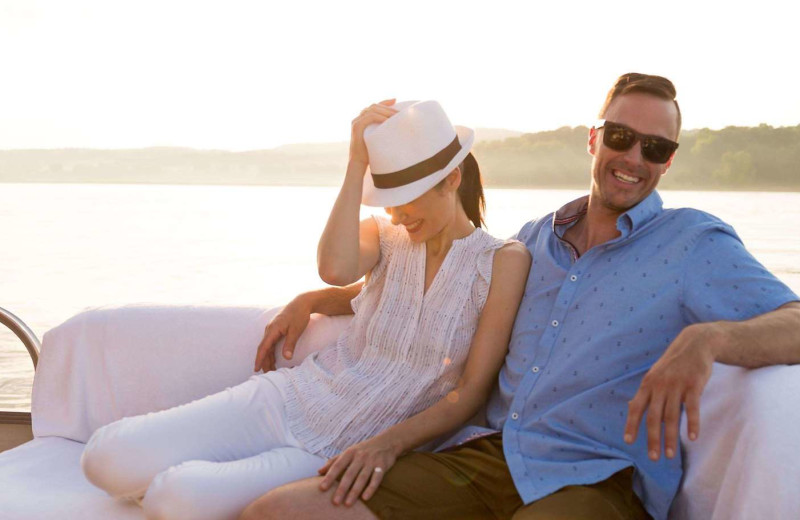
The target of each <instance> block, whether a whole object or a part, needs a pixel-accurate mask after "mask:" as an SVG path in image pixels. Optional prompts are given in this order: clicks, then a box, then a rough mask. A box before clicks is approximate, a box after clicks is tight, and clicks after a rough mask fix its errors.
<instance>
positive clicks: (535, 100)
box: [0, 0, 800, 150]
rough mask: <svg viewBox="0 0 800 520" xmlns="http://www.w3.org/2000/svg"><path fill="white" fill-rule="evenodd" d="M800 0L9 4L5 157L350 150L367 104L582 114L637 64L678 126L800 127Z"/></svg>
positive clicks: (2, 1)
mask: <svg viewBox="0 0 800 520" xmlns="http://www.w3.org/2000/svg"><path fill="white" fill-rule="evenodd" d="M792 4H793V2H788V1H772V0H759V1H751V2H734V1H727V2H704V1H700V0H696V1H694V2H679V1H668V0H663V1H655V2H643V1H641V0H636V1H631V2H629V1H623V0H612V1H607V2H598V1H596V2H586V1H582V0H581V1H564V2H536V1H532V0H528V1H520V2H507V1H498V0H494V1H489V0H483V1H480V2H472V1H464V0H461V1H436V0H425V1H416V0H403V1H402V2H401V1H399V0H396V1H394V2H380V1H378V0H372V1H363V2H361V1H346V0H340V1H326V2H307V1H299V0H295V1H292V0H283V1H277V2H267V1H261V2H244V1H232V0H226V1H216V2H203V1H198V0H194V1H169V0H159V1H143V0H139V1H136V2H132V1H126V2H122V1H110V0H97V1H90V0H70V1H60V0H57V1H35V0H19V1H16V0H0V148H1V149H9V148H49V147H93V148H129V147H142V146H152V145H165V146H191V147H196V148H221V149H232V150H242V149H255V148H270V147H273V146H277V145H280V144H284V143H294V142H314V141H342V140H346V139H347V138H348V136H349V124H350V120H351V119H352V118H353V117H354V116H355V115H356V114H357V112H358V111H359V110H360V109H361V108H362V107H363V106H365V105H367V104H369V103H371V102H373V101H377V100H380V99H383V98H386V97H397V98H399V99H426V98H434V99H438V100H439V101H440V102H441V103H442V105H443V106H444V107H445V109H446V110H447V112H448V113H449V114H450V116H451V119H452V120H453V121H454V122H455V123H458V124H465V125H469V126H480V127H493V128H509V129H515V130H522V131H537V130H545V129H553V128H558V127H560V126H564V125H570V126H574V125H579V124H591V123H592V121H593V120H594V118H595V117H596V114H597V110H598V109H599V106H600V104H601V102H602V100H603V98H604V96H605V93H606V92H607V90H608V88H609V87H610V86H611V84H612V82H613V81H614V79H615V78H616V77H617V76H618V75H619V74H621V73H624V72H628V71H639V72H649V73H654V74H661V75H664V76H667V77H669V78H670V79H672V80H673V81H674V82H675V84H676V86H677V89H678V100H679V101H680V103H681V107H682V110H683V112H684V127H685V128H697V127H712V128H720V127H723V126H727V125H756V124H759V123H768V124H771V125H774V126H781V125H796V124H798V123H800V72H798V65H797V63H798V60H800V58H798V55H797V51H798V49H800V45H798V43H797V34H798V31H799V30H800V27H798V26H799V25H800V22H798V20H799V19H800V18H799V17H798V16H797V14H798V13H797V8H796V7H787V6H791V5H792Z"/></svg>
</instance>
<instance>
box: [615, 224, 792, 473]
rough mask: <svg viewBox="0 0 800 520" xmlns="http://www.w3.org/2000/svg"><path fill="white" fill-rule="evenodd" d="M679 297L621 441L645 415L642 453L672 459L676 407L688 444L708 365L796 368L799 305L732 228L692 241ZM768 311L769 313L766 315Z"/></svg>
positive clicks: (632, 435) (628, 437)
mask: <svg viewBox="0 0 800 520" xmlns="http://www.w3.org/2000/svg"><path fill="white" fill-rule="evenodd" d="M683 281H684V283H683V291H682V294H681V298H680V304H681V310H682V312H683V315H684V318H685V319H686V322H687V323H688V324H689V325H688V326H686V327H685V328H684V329H683V330H682V331H681V332H680V334H678V335H677V337H676V338H675V339H674V341H673V342H672V343H671V344H670V345H669V347H667V349H666V351H665V352H664V354H663V355H662V356H661V358H660V359H659V360H658V361H657V362H656V363H655V364H654V365H653V366H652V367H651V369H650V371H649V372H648V373H647V374H646V375H645V377H644V379H643V380H642V385H641V387H640V388H639V391H638V392H637V393H636V395H635V396H634V398H633V399H632V400H631V401H630V403H629V406H628V421H627V424H626V425H625V440H626V442H633V441H634V440H635V439H636V432H637V430H638V429H639V423H640V421H641V419H642V417H643V416H644V415H645V411H646V415H647V418H646V425H647V438H648V452H649V455H650V458H651V459H653V460H657V459H658V458H659V456H660V442H661V425H662V423H663V424H664V448H665V452H666V455H667V457H670V458H671V457H674V456H675V454H676V453H677V446H678V425H679V421H680V414H681V404H685V408H686V415H687V418H688V425H687V426H688V433H689V438H690V439H692V440H694V439H696V438H697V436H698V435H699V434H700V396H701V395H702V393H703V390H704V388H705V385H706V383H707V382H708V380H709V378H710V377H711V369H712V366H713V364H714V362H715V361H716V362H720V363H727V364H732V365H740V366H744V367H748V368H756V367H761V366H766V365H775V364H784V363H799V362H800V303H798V297H797V295H796V294H794V293H793V292H792V291H791V290H790V289H789V288H788V287H786V285H785V284H784V283H782V282H781V281H780V280H778V279H777V278H776V277H775V276H774V275H772V274H771V273H769V271H767V270H766V269H765V268H764V266H763V265H761V263H759V262H758V260H756V259H755V258H754V257H753V256H752V255H751V254H750V253H749V252H748V251H747V250H746V249H745V247H744V245H743V244H742V243H741V241H740V240H739V238H738V237H737V236H736V233H735V232H734V231H733V229H732V228H730V227H728V226H726V225H720V226H718V227H715V228H714V229H711V230H708V231H707V232H705V233H704V234H702V235H700V236H699V237H698V238H697V240H696V241H695V245H694V248H693V250H692V252H691V253H690V256H689V257H688V258H686V259H685V270H684V275H683ZM770 309H774V310H773V311H771V312H765V311H767V310H770Z"/></svg>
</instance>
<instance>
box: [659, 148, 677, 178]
mask: <svg viewBox="0 0 800 520" xmlns="http://www.w3.org/2000/svg"><path fill="white" fill-rule="evenodd" d="M676 153H678V152H672V155H670V156H669V160H668V161H667V162H666V164H664V171H663V172H662V173H661V175H666V174H667V172H668V171H669V167H670V166H672V160H673V159H675V154H676Z"/></svg>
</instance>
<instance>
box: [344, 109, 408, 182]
mask: <svg viewBox="0 0 800 520" xmlns="http://www.w3.org/2000/svg"><path fill="white" fill-rule="evenodd" d="M394 101H395V100H394V99H385V100H383V101H381V102H380V103H376V104H374V105H370V106H368V107H367V108H365V109H364V110H362V111H361V113H360V114H358V117H356V118H355V119H353V122H352V123H351V125H350V163H357V164H359V165H363V167H364V171H365V172H366V170H367V165H368V164H369V154H367V145H366V144H364V129H365V128H366V127H368V126H369V125H373V124H379V123H383V122H384V121H386V120H387V119H389V118H390V117H391V116H393V115H394V114H396V113H397V110H395V109H394V108H393V107H392V105H394Z"/></svg>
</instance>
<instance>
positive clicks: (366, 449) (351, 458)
mask: <svg viewBox="0 0 800 520" xmlns="http://www.w3.org/2000/svg"><path fill="white" fill-rule="evenodd" d="M398 455H399V451H398V448H397V447H396V446H394V445H393V444H392V443H391V441H390V440H389V439H388V438H387V437H386V436H381V435H377V436H375V437H372V438H371V439H367V440H366V441H363V442H359V443H358V444H354V445H353V446H350V447H349V448H347V449H346V450H344V451H343V452H342V453H340V454H339V455H337V456H335V457H333V458H330V459H328V461H327V462H326V463H325V466H323V467H322V468H320V470H319V473H320V474H321V475H325V478H323V479H322V482H320V485H319V487H320V489H321V490H322V491H327V490H328V489H330V488H331V487H332V486H333V485H334V484H335V483H336V479H337V478H338V479H339V485H338V486H337V487H336V490H335V491H334V493H333V503H334V504H335V505H339V504H342V503H344V505H346V506H352V505H353V504H355V503H356V501H357V500H358V498H359V496H360V497H361V498H362V499H364V500H369V499H370V498H371V497H372V495H374V494H375V491H377V490H378V487H379V486H380V485H381V481H382V480H383V476H384V474H385V473H386V472H387V471H389V468H391V467H392V466H394V463H395V461H396V460H397V457H398Z"/></svg>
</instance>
